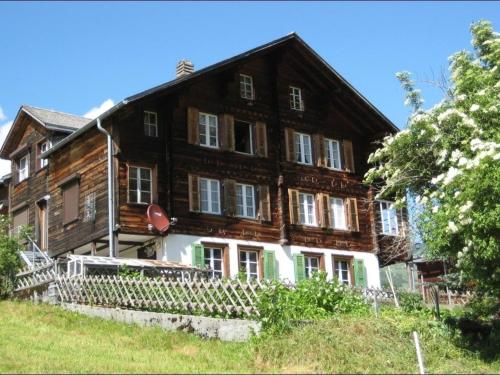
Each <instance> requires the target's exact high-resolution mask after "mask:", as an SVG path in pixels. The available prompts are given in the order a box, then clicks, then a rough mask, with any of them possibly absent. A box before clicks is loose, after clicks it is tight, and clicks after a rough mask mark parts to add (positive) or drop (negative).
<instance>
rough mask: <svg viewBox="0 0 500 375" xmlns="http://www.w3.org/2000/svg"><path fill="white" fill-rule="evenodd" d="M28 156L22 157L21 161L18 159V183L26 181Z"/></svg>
mask: <svg viewBox="0 0 500 375" xmlns="http://www.w3.org/2000/svg"><path fill="white" fill-rule="evenodd" d="M28 160H29V154H28V155H26V156H23V157H22V158H21V159H19V163H18V179H17V181H18V182H21V181H23V180H26V179H27V178H28V174H29V162H28Z"/></svg>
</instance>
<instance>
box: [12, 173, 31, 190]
mask: <svg viewBox="0 0 500 375" xmlns="http://www.w3.org/2000/svg"><path fill="white" fill-rule="evenodd" d="M30 178H31V176H28V177H26V178H24V179H22V180H21V181H18V182H16V183H15V184H14V187H15V188H16V187H18V186H19V185H21V184H22V183H23V182H25V181H28V180H29V179H30Z"/></svg>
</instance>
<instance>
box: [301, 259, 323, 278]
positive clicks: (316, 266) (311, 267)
mask: <svg viewBox="0 0 500 375" xmlns="http://www.w3.org/2000/svg"><path fill="white" fill-rule="evenodd" d="M304 263H305V272H306V278H308V279H310V278H311V277H312V276H313V274H314V273H315V272H319V271H320V269H321V256H319V255H305V256H304Z"/></svg>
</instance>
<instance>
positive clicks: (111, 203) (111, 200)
mask: <svg viewBox="0 0 500 375" xmlns="http://www.w3.org/2000/svg"><path fill="white" fill-rule="evenodd" d="M96 121H97V129H98V130H99V131H100V132H101V133H103V134H104V135H106V138H107V141H108V152H107V158H108V237H109V257H110V258H116V257H117V254H116V241H115V194H114V192H115V187H114V185H115V184H114V181H115V173H114V168H113V138H111V134H110V133H109V132H108V131H107V130H106V129H104V128H103V127H102V125H101V119H100V118H99V117H98V118H97V119H96Z"/></svg>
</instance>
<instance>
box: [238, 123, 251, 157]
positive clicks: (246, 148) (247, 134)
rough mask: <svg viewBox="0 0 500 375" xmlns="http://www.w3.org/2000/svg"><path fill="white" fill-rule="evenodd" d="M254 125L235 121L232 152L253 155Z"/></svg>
mask: <svg viewBox="0 0 500 375" xmlns="http://www.w3.org/2000/svg"><path fill="white" fill-rule="evenodd" d="M254 131H255V124H252V123H250V122H246V121H240V120H236V121H235V122H234V150H235V151H236V152H242V153H245V154H250V155H253V154H254V139H253V138H254Z"/></svg>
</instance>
